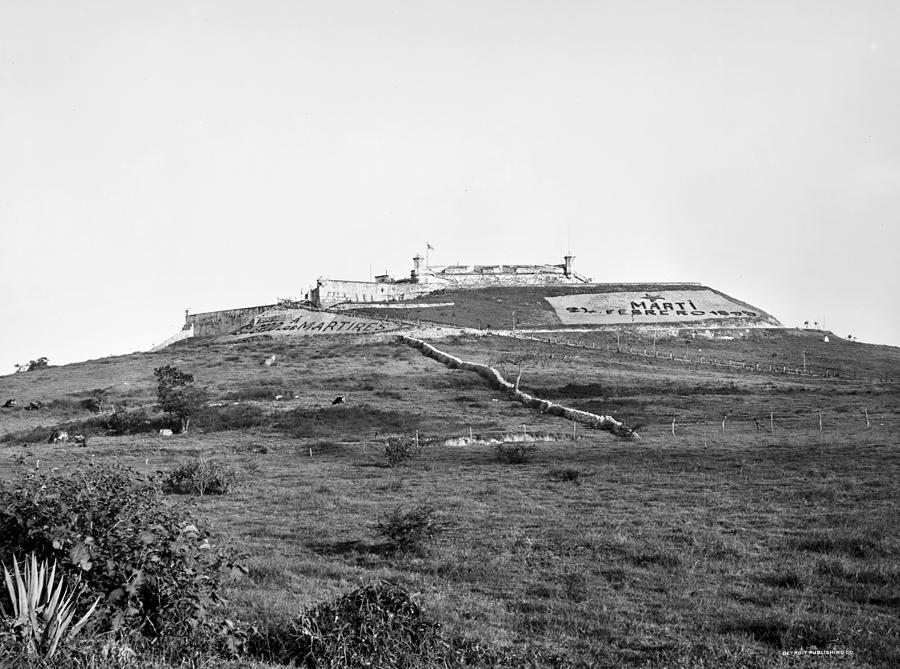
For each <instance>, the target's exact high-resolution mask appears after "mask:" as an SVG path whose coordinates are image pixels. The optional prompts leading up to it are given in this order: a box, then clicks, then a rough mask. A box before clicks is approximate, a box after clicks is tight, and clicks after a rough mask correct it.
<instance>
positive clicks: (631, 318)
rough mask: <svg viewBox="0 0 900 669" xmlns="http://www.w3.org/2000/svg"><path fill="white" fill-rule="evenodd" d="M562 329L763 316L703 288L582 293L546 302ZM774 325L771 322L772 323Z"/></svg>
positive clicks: (746, 318) (549, 299)
mask: <svg viewBox="0 0 900 669" xmlns="http://www.w3.org/2000/svg"><path fill="white" fill-rule="evenodd" d="M545 299H546V300H547V301H548V302H549V303H550V304H551V305H552V306H553V309H554V310H555V311H556V315H557V316H559V319H560V320H561V321H562V322H563V323H564V324H565V325H617V324H626V323H627V324H660V323H685V322H688V323H689V322H695V321H706V322H708V321H711V320H713V321H714V320H723V321H726V320H727V321H734V320H741V321H747V320H762V319H765V318H766V314H762V313H760V312H757V311H755V310H753V308H752V307H748V305H746V304H740V303H738V302H736V301H734V300H731V299H729V298H728V297H726V296H725V295H722V294H720V293H717V292H715V291H712V290H709V289H708V288H702V289H697V290H669V291H667V290H662V291H650V292H617V293H585V294H581V295H560V296H558V297H547V298H545ZM771 322H772V323H773V324H774V321H771Z"/></svg>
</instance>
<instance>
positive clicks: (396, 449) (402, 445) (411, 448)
mask: <svg viewBox="0 0 900 669" xmlns="http://www.w3.org/2000/svg"><path fill="white" fill-rule="evenodd" d="M417 441H418V440H417V439H415V438H410V437H405V436H404V437H391V438H389V439H388V443H387V446H385V447H384V457H385V458H387V463H388V467H399V466H400V465H405V464H406V463H408V462H409V461H410V460H412V459H413V458H415V457H416V456H418V455H419V453H420V451H421V448H420V447H419V446H418V444H417V443H416V442H417Z"/></svg>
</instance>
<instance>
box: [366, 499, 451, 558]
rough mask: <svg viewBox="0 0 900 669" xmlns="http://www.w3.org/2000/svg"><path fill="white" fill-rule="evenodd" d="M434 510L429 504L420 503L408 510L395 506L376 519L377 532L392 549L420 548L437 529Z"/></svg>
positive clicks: (409, 549) (414, 549)
mask: <svg viewBox="0 0 900 669" xmlns="http://www.w3.org/2000/svg"><path fill="white" fill-rule="evenodd" d="M434 511H435V509H434V507H433V506H431V505H430V504H420V505H419V506H417V507H415V508H414V509H412V510H410V511H403V510H402V509H401V508H400V507H397V508H395V509H394V510H393V511H390V512H389V513H387V514H384V515H383V516H382V517H381V518H380V519H379V520H378V534H379V535H381V536H383V537H385V538H386V539H387V544H388V547H390V548H391V549H392V550H402V551H406V550H408V551H417V550H420V549H421V548H422V547H423V546H424V544H425V543H426V542H427V541H428V540H429V539H431V538H432V537H433V536H434V535H435V534H436V533H437V531H438V525H437V522H436V521H435V518H434Z"/></svg>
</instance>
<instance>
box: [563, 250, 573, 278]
mask: <svg viewBox="0 0 900 669" xmlns="http://www.w3.org/2000/svg"><path fill="white" fill-rule="evenodd" d="M565 260H566V269H565V273H566V276H572V261H573V260H575V256H573V255H571V254H569V255H567V256H566V257H565Z"/></svg>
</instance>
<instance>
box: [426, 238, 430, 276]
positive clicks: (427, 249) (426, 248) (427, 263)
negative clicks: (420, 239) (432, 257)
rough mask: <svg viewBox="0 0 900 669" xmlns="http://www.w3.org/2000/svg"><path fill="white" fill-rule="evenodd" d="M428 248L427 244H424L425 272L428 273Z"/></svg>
mask: <svg viewBox="0 0 900 669" xmlns="http://www.w3.org/2000/svg"><path fill="white" fill-rule="evenodd" d="M430 248H431V247H430V246H429V245H428V242H425V271H428V249H430Z"/></svg>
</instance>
